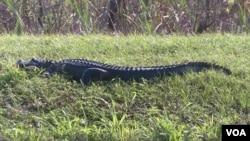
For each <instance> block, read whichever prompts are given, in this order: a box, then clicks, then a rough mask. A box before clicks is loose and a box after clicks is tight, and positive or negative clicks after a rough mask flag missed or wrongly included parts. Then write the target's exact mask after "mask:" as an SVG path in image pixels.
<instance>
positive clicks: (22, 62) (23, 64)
mask: <svg viewBox="0 0 250 141" xmlns="http://www.w3.org/2000/svg"><path fill="white" fill-rule="evenodd" d="M16 65H17V66H19V67H20V68H24V67H25V66H29V62H28V61H24V60H22V59H20V60H18V61H17V62H16Z"/></svg>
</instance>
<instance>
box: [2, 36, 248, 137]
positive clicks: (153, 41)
mask: <svg viewBox="0 0 250 141" xmlns="http://www.w3.org/2000/svg"><path fill="white" fill-rule="evenodd" d="M0 50H1V51H0V64H1V65H0V68H1V69H0V121H1V123H0V140H32V141H33V140H44V141H45V140H116V141H117V140H118V141H119V140H120V141H130V140H151V139H152V140H172V141H176V140H196V141H199V140H216V141H217V140H220V138H221V137H220V136H221V135H220V130H221V125H222V124H249V123H250V118H249V109H250V103H249V99H250V62H249V60H250V57H249V54H250V42H249V36H248V35H220V34H212V35H209V34H205V35H201V36H175V35H174V36H142V35H129V36H107V35H100V34H98V35H85V36H76V35H68V36H56V35H54V36H11V35H1V36H0ZM32 57H36V58H47V59H56V60H59V59H65V58H87V59H91V60H96V61H101V62H104V63H109V64H116V65H129V66H153V65H168V64H173V63H183V62H187V61H207V62H212V63H216V64H218V65H222V66H224V67H227V68H229V69H231V71H232V72H233V73H232V75H231V76H226V75H224V74H223V73H222V72H215V71H204V72H202V73H199V74H196V73H187V74H186V75H185V76H173V77H166V78H164V79H161V80H159V79H157V78H156V79H154V80H151V81H143V82H142V83H136V82H123V81H120V80H114V81H111V82H97V83H94V84H92V85H90V86H83V85H81V84H78V83H75V82H70V81H68V80H67V79H65V77H63V76H62V75H55V76H53V77H52V78H51V79H46V78H44V77H43V73H42V71H41V70H35V69H34V70H33V69H29V70H20V69H18V68H17V67H15V62H16V61H17V60H18V59H26V60H29V59H31V58H32Z"/></svg>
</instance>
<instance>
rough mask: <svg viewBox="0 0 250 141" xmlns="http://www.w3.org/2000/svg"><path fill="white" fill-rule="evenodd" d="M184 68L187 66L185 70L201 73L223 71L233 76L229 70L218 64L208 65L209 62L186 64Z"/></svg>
mask: <svg viewBox="0 0 250 141" xmlns="http://www.w3.org/2000/svg"><path fill="white" fill-rule="evenodd" d="M184 66H185V69H190V70H192V71H194V72H200V71H202V70H209V69H213V70H216V71H222V72H223V73H225V74H226V75H231V74H232V72H231V71H230V70H229V69H227V68H224V67H222V66H219V65H216V64H211V63H207V62H189V63H185V64H184Z"/></svg>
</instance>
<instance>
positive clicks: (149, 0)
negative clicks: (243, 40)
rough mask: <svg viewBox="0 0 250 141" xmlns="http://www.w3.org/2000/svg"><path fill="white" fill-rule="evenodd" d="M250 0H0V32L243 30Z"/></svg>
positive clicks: (166, 32) (147, 32)
mask: <svg viewBox="0 0 250 141" xmlns="http://www.w3.org/2000/svg"><path fill="white" fill-rule="evenodd" d="M249 7H250V1H249V0H36V1H29V0H2V1H1V2H0V9H1V10H0V15H1V16H0V33H17V34H22V33H29V34H41V33H46V34H55V33H63V34H66V33H77V34H86V33H98V32H103V33H107V32H110V31H116V32H121V33H124V34H128V33H145V34H152V33H156V34H174V33H181V34H190V33H202V32H204V31H207V32H223V33H224V32H230V33H239V32H248V31H249V23H250V17H249V11H250V9H249Z"/></svg>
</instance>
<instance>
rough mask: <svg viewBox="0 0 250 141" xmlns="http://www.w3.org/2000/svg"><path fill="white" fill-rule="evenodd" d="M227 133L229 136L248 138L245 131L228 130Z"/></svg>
mask: <svg viewBox="0 0 250 141" xmlns="http://www.w3.org/2000/svg"><path fill="white" fill-rule="evenodd" d="M226 132H227V135H228V136H231V135H233V136H236V137H237V136H247V135H246V132H245V130H244V129H240V130H239V129H226Z"/></svg>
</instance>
